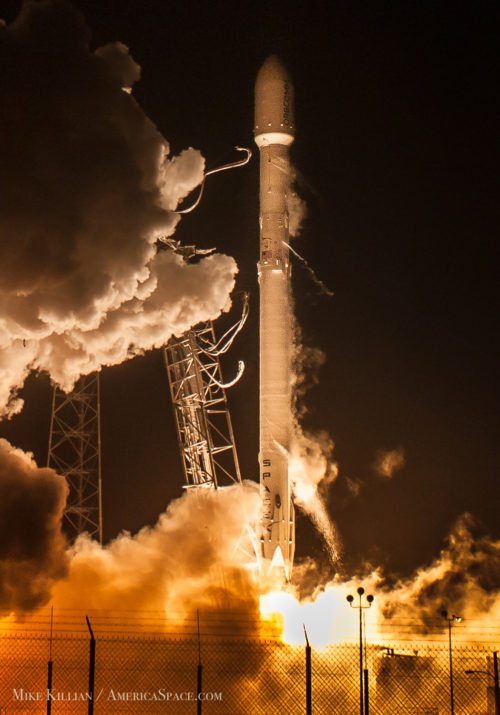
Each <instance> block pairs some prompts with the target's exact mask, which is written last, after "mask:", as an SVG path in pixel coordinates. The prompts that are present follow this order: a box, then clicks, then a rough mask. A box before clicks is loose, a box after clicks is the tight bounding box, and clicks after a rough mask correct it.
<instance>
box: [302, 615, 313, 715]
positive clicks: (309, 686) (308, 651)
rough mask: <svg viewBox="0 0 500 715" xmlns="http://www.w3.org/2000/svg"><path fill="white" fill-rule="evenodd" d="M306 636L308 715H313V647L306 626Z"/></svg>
mask: <svg viewBox="0 0 500 715" xmlns="http://www.w3.org/2000/svg"><path fill="white" fill-rule="evenodd" d="M302 625H303V627H304V635H305V637H306V715H312V668H311V646H310V645H309V638H308V637H307V631H306V627H305V625H304V624H302Z"/></svg>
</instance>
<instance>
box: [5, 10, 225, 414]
mask: <svg viewBox="0 0 500 715" xmlns="http://www.w3.org/2000/svg"><path fill="white" fill-rule="evenodd" d="M33 67H36V72H33ZM139 74H140V70H139V67H138V65H137V64H136V63H135V62H134V61H133V60H132V58H131V57H130V55H129V53H128V50H127V48H126V47H125V45H123V44H121V43H113V44H111V45H107V46H106V47H104V48H100V49H99V50H97V51H96V52H92V51H90V49H89V31H88V28H87V27H86V26H85V24H84V21H83V19H82V17H81V16H80V14H79V13H78V12H77V11H76V10H75V9H74V8H72V7H71V5H69V3H67V2H65V1H64V0H41V2H34V1H33V0H28V2H26V3H24V4H23V7H22V10H21V13H20V15H19V17H18V18H17V19H16V20H15V21H14V22H13V23H11V24H9V25H6V24H5V23H1V24H0V92H1V96H2V97H3V108H2V113H1V115H0V134H1V136H2V162H1V168H0V197H1V198H0V201H1V206H0V209H1V210H0V237H1V241H0V350H1V353H0V355H1V357H0V406H1V407H0V414H7V415H10V414H14V413H15V412H17V411H19V410H20V409H21V407H22V403H21V401H20V400H19V398H17V397H16V390H17V389H18V388H19V387H20V386H22V384H23V382H24V380H25V378H26V376H27V374H28V372H29V371H30V370H31V369H35V370H46V371H47V372H49V373H50V375H51V377H52V378H53V380H55V381H56V382H57V383H58V384H59V385H60V386H61V387H62V388H63V389H65V390H70V389H71V388H72V386H73V383H74V381H75V380H76V379H77V378H78V377H79V376H80V375H81V374H87V373H89V372H92V371H94V370H96V369H99V367H100V366H101V365H112V364H117V363H120V362H122V361H123V360H125V359H127V358H128V357H130V356H131V355H133V354H136V353H137V352H141V351H142V350H146V349H149V348H152V347H155V346H160V345H162V344H164V343H165V342H166V341H167V339H168V338H169V337H170V336H171V335H172V334H173V333H177V334H180V333H182V332H184V331H185V330H187V329H188V328H189V327H191V326H192V325H193V324H195V323H197V322H199V321H200V320H207V319H209V318H215V317H216V316H217V315H218V314H219V313H220V312H221V311H222V310H226V309H228V308H229V305H230V300H229V293H230V291H231V290H232V288H233V285H234V276H235V273H236V264H235V262H234V260H233V259H232V258H230V257H227V256H223V255H212V256H210V257H208V258H206V259H205V260H202V261H200V262H199V263H197V264H195V265H190V264H187V263H185V262H183V261H182V258H181V257H180V256H177V255H175V254H173V253H172V252H170V251H158V250H157V247H156V245H155V242H156V238H157V236H158V235H160V234H161V235H164V236H165V235H171V234H172V233H173V232H174V230H175V227H176V224H177V223H178V220H179V216H178V215H176V214H174V213H172V211H173V210H174V209H175V208H176V206H177V205H178V203H179V201H180V200H181V199H182V198H183V197H184V196H186V195H187V194H188V193H189V192H190V191H191V190H192V189H193V188H194V187H195V186H196V185H198V184H199V183H200V181H201V180H202V176H203V168H204V160H203V158H202V156H201V155H200V153H199V152H198V151H196V150H194V149H187V150H185V151H183V152H181V153H180V154H179V155H178V156H175V157H171V156H170V155H169V151H170V150H169V146H168V143H167V142H166V141H165V139H164V138H163V137H162V136H161V134H160V133H159V132H158V130H157V129H156V127H155V126H154V125H153V123H152V122H151V121H150V120H149V119H148V118H147V117H146V116H145V114H144V113H143V111H142V110H141V108H140V107H139V106H138V104H137V103H136V101H135V100H134V98H133V97H132V96H131V95H130V94H129V93H128V92H127V91H124V89H125V90H127V89H129V88H130V87H131V86H132V85H133V83H134V82H135V81H136V80H137V79H138V77H139Z"/></svg>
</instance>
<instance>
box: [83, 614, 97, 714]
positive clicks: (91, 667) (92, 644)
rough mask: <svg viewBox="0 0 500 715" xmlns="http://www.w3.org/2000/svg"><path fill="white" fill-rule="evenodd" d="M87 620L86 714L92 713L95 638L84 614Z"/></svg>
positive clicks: (87, 618)
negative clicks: (87, 689)
mask: <svg viewBox="0 0 500 715" xmlns="http://www.w3.org/2000/svg"><path fill="white" fill-rule="evenodd" d="M85 618H86V621H87V627H88V629H89V633H90V651H89V692H88V696H89V708H88V715H93V713H94V681H95V638H94V633H93V631H92V626H91V625H90V621H89V617H88V616H85Z"/></svg>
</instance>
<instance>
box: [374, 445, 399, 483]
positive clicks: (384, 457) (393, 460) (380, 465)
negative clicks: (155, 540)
mask: <svg viewBox="0 0 500 715" xmlns="http://www.w3.org/2000/svg"><path fill="white" fill-rule="evenodd" d="M405 463H406V460H405V452H404V449H403V447H398V448H397V449H391V450H388V451H385V450H380V451H379V452H378V454H377V457H376V459H375V463H374V465H373V468H374V470H375V471H376V473H377V474H378V475H379V476H380V477H384V478H385V479H391V477H392V476H393V475H394V473H395V472H397V471H398V470H400V469H402V468H403V467H404V466H405Z"/></svg>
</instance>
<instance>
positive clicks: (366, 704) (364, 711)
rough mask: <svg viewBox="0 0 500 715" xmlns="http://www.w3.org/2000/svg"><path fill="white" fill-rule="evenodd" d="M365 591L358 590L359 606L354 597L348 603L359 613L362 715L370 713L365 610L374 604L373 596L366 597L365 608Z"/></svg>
mask: <svg viewBox="0 0 500 715" xmlns="http://www.w3.org/2000/svg"><path fill="white" fill-rule="evenodd" d="M364 592H365V589H364V588H363V586H360V587H359V588H358V596H359V605H357V606H354V605H353V601H354V596H351V595H350V594H349V596H347V597H346V598H347V601H348V602H349V605H350V606H351V608H357V609H358V611H359V712H360V715H368V711H369V701H368V670H366V671H365V673H364V697H363V609H365V608H370V606H371V605H372V602H373V596H371V595H369V596H367V597H366V601H367V604H368V605H366V606H363V604H362V602H361V597H362V595H363V594H364Z"/></svg>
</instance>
